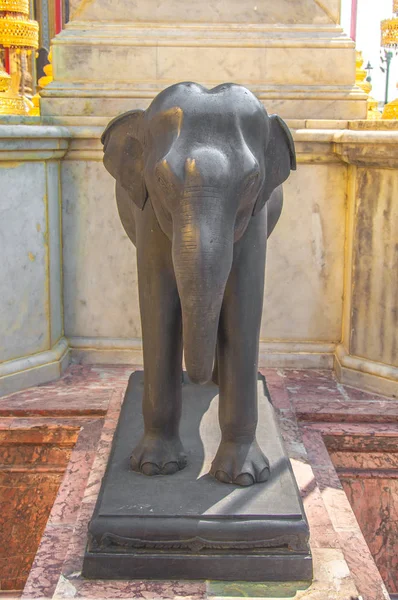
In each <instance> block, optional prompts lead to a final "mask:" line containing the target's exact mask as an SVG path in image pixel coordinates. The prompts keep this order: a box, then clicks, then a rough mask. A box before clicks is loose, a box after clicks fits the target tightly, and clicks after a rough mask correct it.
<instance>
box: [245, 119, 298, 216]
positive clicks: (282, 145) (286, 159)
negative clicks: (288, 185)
mask: <svg viewBox="0 0 398 600" xmlns="http://www.w3.org/2000/svg"><path fill="white" fill-rule="evenodd" d="M269 124H270V137H269V140H268V145H267V148H266V150H265V181H264V185H263V187H262V189H261V191H260V193H259V196H258V198H257V202H256V204H255V205H254V210H253V215H256V214H257V213H258V212H260V210H261V209H262V208H263V207H264V205H265V203H266V202H267V200H269V198H270V196H271V194H272V192H273V191H274V189H275V188H277V187H278V186H279V185H281V184H282V183H283V182H284V181H286V179H287V178H288V177H289V174H290V171H291V170H293V171H295V170H296V152H295V150H294V141H293V137H292V134H291V133H290V129H289V127H288V126H287V125H286V123H285V121H283V119H281V118H280V117H278V115H271V116H270V118H269Z"/></svg>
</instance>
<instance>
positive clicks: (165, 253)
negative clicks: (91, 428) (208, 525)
mask: <svg viewBox="0 0 398 600" xmlns="http://www.w3.org/2000/svg"><path fill="white" fill-rule="evenodd" d="M101 140H102V143H103V145H104V164H105V167H106V168H107V170H108V171H109V173H110V174H111V175H112V176H113V177H114V178H115V179H116V199H117V205H118V210H119V214H120V218H121V220H122V223H123V226H124V228H125V230H126V233H127V235H128V236H129V237H130V239H131V241H132V242H133V243H134V244H135V245H136V248H137V265H138V281H139V299H140V311H141V321H142V333H143V351H144V381H145V383H144V399H143V415H144V423H145V431H144V434H143V437H142V439H141V441H140V442H139V444H138V445H137V447H136V448H135V449H134V450H133V453H132V457H131V466H132V468H133V469H134V470H136V471H140V472H142V473H144V474H146V475H158V474H163V475H169V474H172V473H175V472H176V471H178V470H179V469H183V468H184V466H185V465H186V455H185V453H184V449H183V446H182V443H181V440H180V436H179V421H180V416H181V401H182V355H183V352H184V358H185V364H186V369H187V372H188V375H189V378H190V379H191V381H192V382H194V383H199V384H204V383H206V382H209V381H210V380H211V379H212V378H213V380H216V382H217V383H218V385H219V403H220V404H219V421H220V428H221V434H222V437H221V443H220V446H219V448H218V451H217V454H216V456H215V458H214V460H213V463H212V467H211V473H212V474H213V475H214V476H215V477H216V478H217V479H218V480H219V481H222V482H225V483H234V484H238V485H243V486H247V485H252V484H253V483H256V482H263V481H266V480H267V479H268V477H269V474H270V469H269V462H268V460H267V458H266V457H265V456H264V454H263V452H262V451H261V449H260V448H259V446H258V444H257V441H256V427H257V378H258V351H259V332H260V324H261V315H262V307H263V293H264V270H265V256H266V245H267V238H268V237H269V235H270V234H271V232H272V230H273V229H274V227H275V225H276V223H277V221H278V219H279V216H280V213H281V210H282V202H283V194H282V186H281V184H282V183H283V182H284V181H285V180H286V179H287V178H288V176H289V174H290V171H291V169H295V168H296V159H295V150H294V142H293V139H292V136H291V133H290V131H289V129H288V127H287V125H286V124H285V123H284V121H283V120H282V119H281V118H279V117H278V116H277V115H271V116H269V115H268V114H267V112H266V110H265V109H264V107H263V105H262V104H261V102H260V101H259V100H258V99H257V98H256V97H255V96H254V95H253V94H252V93H251V92H250V91H249V90H248V89H246V88H245V87H242V86H240V85H235V84H231V83H228V84H223V85H219V86H217V87H215V88H213V89H210V90H209V89H207V88H205V87H203V86H201V85H198V84H196V83H179V84H176V85H172V86H171V87H169V88H167V89H165V90H164V91H162V92H161V93H160V94H159V95H158V96H157V97H156V98H155V99H154V100H153V102H152V103H151V105H150V106H149V108H148V109H147V110H146V111H143V110H133V111H130V112H127V113H125V114H122V115H120V116H118V117H116V118H115V119H113V120H112V121H111V122H110V123H109V125H108V126H107V128H106V129H105V131H104V133H103V135H102V138H101Z"/></svg>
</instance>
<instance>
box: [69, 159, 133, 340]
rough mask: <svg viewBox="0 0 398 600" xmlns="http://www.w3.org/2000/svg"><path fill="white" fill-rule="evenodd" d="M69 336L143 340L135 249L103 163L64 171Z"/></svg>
mask: <svg viewBox="0 0 398 600" xmlns="http://www.w3.org/2000/svg"><path fill="white" fill-rule="evenodd" d="M62 202H63V248H64V253H63V259H64V260H63V265H64V318H65V335H66V336H67V337H70V336H84V337H116V338H137V337H140V336H141V330H140V318H139V307H138V292H137V275H136V266H135V265H136V262H135V248H134V246H133V245H132V243H131V242H130V240H129V239H128V238H127V235H126V234H125V232H124V229H123V228H122V225H121V223H120V219H119V216H118V213H117V208H116V201H115V194H114V179H113V178H112V177H111V176H110V175H109V174H108V173H107V172H106V170H105V169H104V166H103V165H102V162H99V161H98V162H97V161H87V162H86V161H84V160H79V161H75V160H69V161H65V162H64V163H63V165H62Z"/></svg>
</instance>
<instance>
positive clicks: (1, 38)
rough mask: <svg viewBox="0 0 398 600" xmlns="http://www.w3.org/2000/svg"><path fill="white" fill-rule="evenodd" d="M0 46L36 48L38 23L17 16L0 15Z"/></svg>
mask: <svg viewBox="0 0 398 600" xmlns="http://www.w3.org/2000/svg"><path fill="white" fill-rule="evenodd" d="M0 46H3V48H19V49H26V50H36V49H37V48H38V47H39V24H38V23H37V22H36V21H30V20H28V19H21V18H18V17H11V16H7V17H0Z"/></svg>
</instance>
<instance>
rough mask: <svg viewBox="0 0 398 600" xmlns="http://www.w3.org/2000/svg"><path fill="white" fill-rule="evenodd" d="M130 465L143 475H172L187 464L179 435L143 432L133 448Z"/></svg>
mask: <svg viewBox="0 0 398 600" xmlns="http://www.w3.org/2000/svg"><path fill="white" fill-rule="evenodd" d="M130 465H131V468H132V469H133V471H137V472H138V473H143V474H144V475H173V474H174V473H177V471H180V470H181V469H183V468H184V467H186V465H187V457H186V455H185V453H184V448H183V445H182V443H181V440H180V438H179V437H174V438H169V437H167V438H166V437H163V436H161V435H156V434H153V433H151V434H145V435H144V437H143V438H142V440H141V441H140V443H139V444H138V445H137V446H136V447H135V448H134V450H133V452H132V454H131V457H130Z"/></svg>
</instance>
